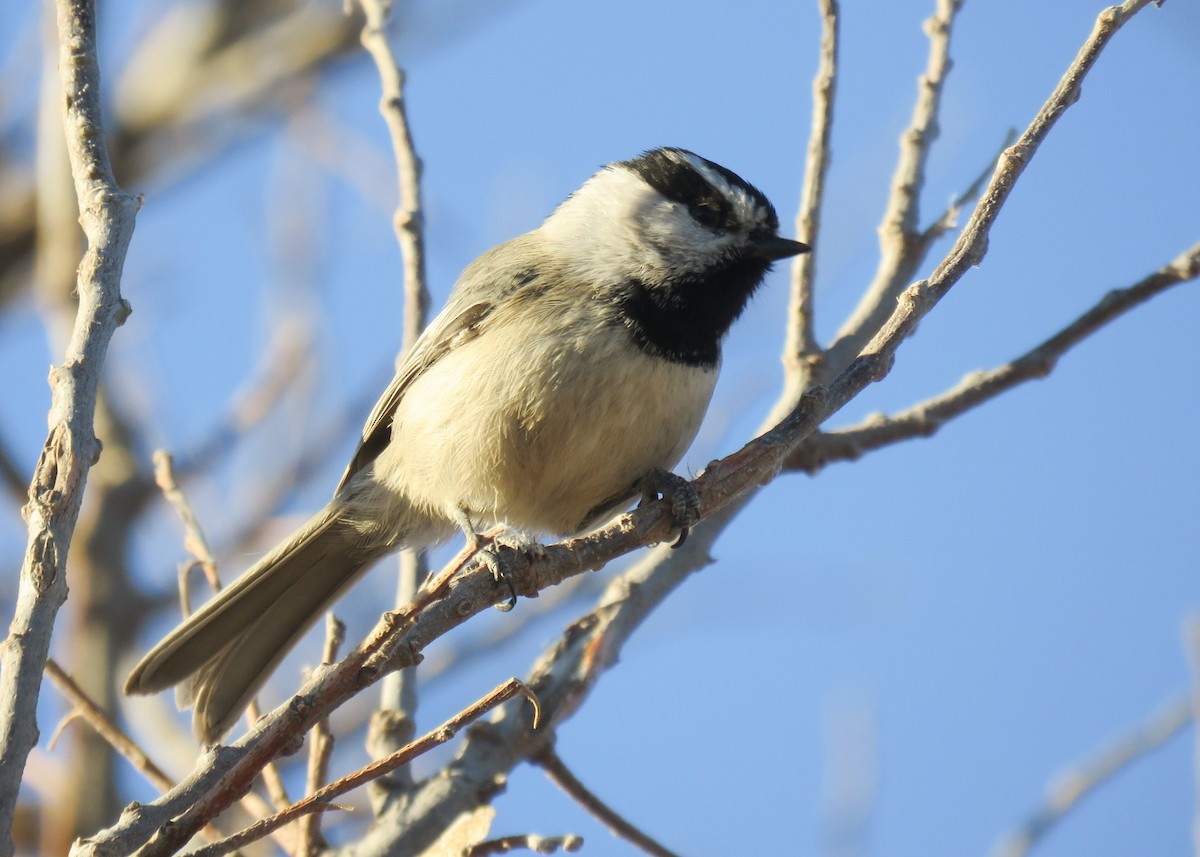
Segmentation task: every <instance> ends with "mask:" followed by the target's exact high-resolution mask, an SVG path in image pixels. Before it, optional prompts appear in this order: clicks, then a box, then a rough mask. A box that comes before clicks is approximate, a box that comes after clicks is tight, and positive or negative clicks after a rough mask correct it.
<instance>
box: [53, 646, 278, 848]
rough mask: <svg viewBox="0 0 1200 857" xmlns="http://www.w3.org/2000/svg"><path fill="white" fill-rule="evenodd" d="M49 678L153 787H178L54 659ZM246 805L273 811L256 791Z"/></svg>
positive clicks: (210, 830) (213, 833) (216, 833)
mask: <svg viewBox="0 0 1200 857" xmlns="http://www.w3.org/2000/svg"><path fill="white" fill-rule="evenodd" d="M46 675H47V676H48V677H49V679H50V680H51V681H52V682H53V683H54V686H55V687H57V688H58V689H59V691H61V692H62V695H63V696H64V697H66V699H67V701H68V702H70V703H71V705H72V706H74V708H73V712H74V714H75V715H77V716H78V718H79V719H81V720H83V721H84V722H86V723H87V724H88V725H89V726H91V727H92V729H94V730H96V734H98V735H99V736H100V737H101V738H103V739H104V740H105V741H107V742H108V743H109V745H110V746H112V748H113V749H115V750H116V751H117V752H118V753H120V754H121V755H122V756H123V757H124V758H125V760H126V761H128V762H129V764H131V765H133V767H134V769H135V770H137V771H138V772H139V773H140V774H141V775H142V776H144V777H145V778H146V779H147V780H148V781H149V782H150V784H151V785H152V786H154V787H155V788H156V789H158V790H159V791H164V792H165V791H167V790H168V789H171V788H173V787H174V785H175V781H174V780H173V779H171V778H170V777H169V776H168V775H167V773H166V771H164V770H163V769H162V768H160V767H159V766H158V765H157V764H155V762H154V760H153V759H151V758H150V756H149V755H148V754H147V753H146V751H144V750H143V749H142V748H141V747H139V746H138V744H137V742H136V741H134V740H133V739H132V738H130V737H129V735H127V734H126V733H125V731H124V730H123V729H122V728H121V727H120V726H118V725H117V724H116V722H115V721H114V720H113V719H112V718H111V717H109V716H108V713H107V712H105V710H104V709H103V708H101V707H100V706H99V705H97V704H96V701H95V700H94V699H92V698H91V697H90V696H88V694H87V693H86V692H85V691H84V689H83V688H81V687H80V686H79V685H78V684H77V683H76V681H75V679H73V678H71V676H70V675H69V674H68V673H67V672H66V670H64V669H63V668H62V667H60V666H59V665H58V662H57V661H55V660H54V658H47V659H46ZM242 805H243V807H244V808H245V809H246V811H247V812H249V813H250V814H251V815H253V816H254V817H256V818H261V817H263V816H265V815H267V814H268V813H269V812H270V807H268V806H267V805H266V803H265V802H263V800H262V798H260V797H259V796H258V795H256V794H255V793H254V792H247V793H246V794H245V795H244V796H243V797H242ZM203 835H204V837H205V838H206V839H208V840H209V841H210V842H216V841H217V840H219V839H220V838H221V837H222V836H223V835H224V834H223V833H222V832H221V831H220V830H218V829H217V828H216V827H214V826H213V825H211V824H210V825H208V826H207V827H206V828H205V829H204V830H203ZM281 841H282V843H283V844H287V840H286V839H284V840H281Z"/></svg>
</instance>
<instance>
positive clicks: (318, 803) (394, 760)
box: [152, 678, 538, 857]
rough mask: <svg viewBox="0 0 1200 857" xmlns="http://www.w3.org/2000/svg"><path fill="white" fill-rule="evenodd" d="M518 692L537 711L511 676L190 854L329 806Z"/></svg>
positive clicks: (251, 837)
mask: <svg viewBox="0 0 1200 857" xmlns="http://www.w3.org/2000/svg"><path fill="white" fill-rule="evenodd" d="M518 695H520V696H524V697H526V698H527V699H528V700H529V701H530V702H532V703H533V705H534V708H535V711H536V709H537V704H538V703H537V697H535V696H534V695H533V693H532V692H531V691H530V690H529V689H528V688H527V687H525V685H523V684H522V683H521V682H519V681H517V680H516V679H515V678H513V679H509V680H508V681H506V682H505V683H504V684H502V685H500V686H499V687H497V688H496V689H495V690H493V691H492V692H491V693H489V694H488V695H487V696H485V697H483V698H482V699H480V700H478V701H477V702H474V703H472V704H471V705H469V706H467V707H466V708H464V709H463V710H462V711H460V712H459V713H458V714H456V715H454V716H453V717H451V718H450V719H449V720H447V721H446V722H445V723H443V724H442V725H441V726H439V727H438V728H436V729H434V730H433V731H431V732H427V733H426V734H425V735H423V736H422V737H420V738H419V739H417V740H416V741H413V742H412V743H411V744H409V745H408V746H406V747H402V748H401V749H399V750H397V751H396V752H395V753H393V754H392V755H390V756H388V757H387V758H386V759H380V760H378V761H375V762H372V763H371V764H369V765H367V766H366V767H363V768H361V769H359V770H357V771H355V772H354V773H353V774H348V775H346V776H344V777H342V778H341V779H340V780H337V781H336V782H332V783H330V784H329V785H327V786H325V787H324V788H321V789H318V790H317V791H315V792H313V793H312V794H310V795H308V796H307V797H305V798H304V799H303V800H301V801H298V802H297V803H294V804H292V805H291V806H290V807H288V808H287V809H286V810H284V811H282V812H278V813H276V814H275V815H273V816H271V817H270V818H264V819H262V820H261V821H258V822H256V823H254V824H252V825H250V826H249V827H247V828H246V829H245V830H242V831H240V832H238V833H235V834H234V835H233V836H229V837H226V838H225V839H223V840H221V841H220V842H216V843H214V844H212V845H208V846H205V847H204V848H200V849H198V850H196V851H193V852H192V853H191V857H217V855H220V854H228V853H229V852H231V851H234V850H236V849H238V848H242V847H244V846H246V845H249V844H250V843H251V842H255V841H257V840H259V839H262V838H263V837H264V836H266V835H267V834H269V833H270V832H271V831H272V830H275V829H276V828H279V827H282V826H283V825H285V824H287V823H288V822H290V821H293V820H294V819H296V818H299V817H300V816H302V815H305V814H307V813H311V812H320V811H322V810H325V809H329V808H330V807H331V805H332V804H331V801H332V800H333V799H334V798H336V797H339V796H340V795H343V794H345V793H346V792H348V791H350V790H352V789H356V788H358V787H359V786H361V785H364V784H366V783H369V782H371V781H372V780H374V779H376V778H378V777H381V776H383V775H384V774H386V773H388V772H389V771H394V770H395V769H396V768H398V767H400V766H401V765H407V764H408V763H409V762H411V761H412V760H413V759H415V758H416V757H417V756H420V755H421V754H423V753H427V752H429V751H430V750H432V749H433V748H434V747H437V746H439V745H441V744H445V743H446V742H447V741H450V740H451V739H452V738H454V736H455V735H457V734H458V732H459V730H461V729H462V728H463V727H465V726H467V725H469V724H471V723H473V722H475V721H476V720H478V719H479V718H480V717H482V716H483V715H485V714H487V713H488V712H489V711H491V710H492V709H493V708H495V707H496V706H498V705H501V704H503V703H505V702H507V701H508V700H510V699H512V698H513V697H514V696H518ZM535 722H536V714H535ZM152 844H153V843H152Z"/></svg>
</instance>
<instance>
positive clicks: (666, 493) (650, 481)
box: [641, 467, 700, 549]
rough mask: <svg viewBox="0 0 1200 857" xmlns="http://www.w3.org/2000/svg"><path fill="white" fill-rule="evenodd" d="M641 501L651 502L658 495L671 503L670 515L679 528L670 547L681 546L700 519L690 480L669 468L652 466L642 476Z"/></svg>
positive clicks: (698, 499)
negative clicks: (677, 536)
mask: <svg viewBox="0 0 1200 857" xmlns="http://www.w3.org/2000/svg"><path fill="white" fill-rule="evenodd" d="M641 487H642V502H643V503H652V502H654V501H655V500H658V499H659V498H660V497H661V498H663V499H665V500H668V501H669V502H670V503H671V517H672V518H673V523H674V525H675V527H676V528H677V529H678V530H679V538H678V539H676V540H675V543H674V544H673V545H671V548H672V549H675V548H680V547H683V543H684V542H685V541H687V537H688V533H689V532H691V529H692V527H694V526H696V524H697V523H699V521H700V495H699V494H697V493H696V489H695V487H694V486H693V485H692V483H691V482H689V481H688V480H686V479H684V478H683V477H682V476H679V475H677V474H675V473H672V472H671V471H669V470H662V469H660V468H657V467H656V468H654V469H653V470H651V471H650V472H649V473H647V474H646V475H645V476H644V477H642V486H641Z"/></svg>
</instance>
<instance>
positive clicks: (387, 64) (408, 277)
mask: <svg viewBox="0 0 1200 857" xmlns="http://www.w3.org/2000/svg"><path fill="white" fill-rule="evenodd" d="M359 3H360V5H361V6H362V10H363V13H364V15H365V16H366V23H365V24H364V25H363V30H362V44H363V47H364V48H366V50H367V53H369V54H370V55H371V59H373V60H374V61H375V67H376V68H377V69H378V70H379V78H380V80H381V82H382V84H383V97H382V99H381V100H380V102H379V112H380V113H382V114H383V118H384V120H385V121H386V122H387V126H388V132H389V133H390V134H391V137H392V151H393V152H394V153H395V155H396V173H397V176H398V178H399V181H400V205H399V207H398V208H397V209H396V215H395V217H394V218H393V221H392V222H393V225H394V226H395V229H396V238H397V240H399V242H400V251H401V255H402V256H403V257H404V295H405V301H404V347H405V349H407V348H409V347H411V346H412V344H413V343H414V342H416V341H417V337H418V336H419V335H420V334H421V331H422V330H423V329H424V327H425V313H426V311H427V310H428V308H429V291H428V290H427V288H426V286H425V236H424V214H423V212H422V208H421V160H420V158H418V157H417V153H416V147H415V146H414V145H413V139H412V131H411V129H410V128H409V125H408V114H407V112H406V110H405V103H404V71H403V70H402V69H401V68H400V64H399V63H398V62H397V61H396V55H395V53H393V51H392V46H391V43H390V42H389V41H388V36H387V26H388V19H389V15H390V13H391V9H392V3H391V0H359Z"/></svg>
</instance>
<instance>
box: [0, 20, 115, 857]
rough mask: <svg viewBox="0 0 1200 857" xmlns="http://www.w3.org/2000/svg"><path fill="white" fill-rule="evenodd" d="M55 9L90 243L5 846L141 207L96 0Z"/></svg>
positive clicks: (15, 729)
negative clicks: (131, 181)
mask: <svg viewBox="0 0 1200 857" xmlns="http://www.w3.org/2000/svg"><path fill="white" fill-rule="evenodd" d="M57 20H58V33H59V46H60V52H59V68H60V73H61V75H62V86H63V97H64V102H63V106H64V123H63V124H64V129H65V132H66V136H67V148H68V153H69V155H70V160H71V174H72V176H73V177H74V180H75V194H76V196H77V198H78V199H79V209H80V223H81V225H82V226H83V230H84V234H85V235H86V236H87V241H88V249H87V252H86V253H85V254H84V256H83V260H82V262H81V264H80V266H79V272H78V280H77V288H78V293H79V310H78V313H77V315H76V318H75V327H74V330H73V332H72V334H71V339H70V342H69V343H68V345H67V348H66V353H65V354H64V358H63V362H62V364H61V365H59V366H57V367H55V368H54V369H52V370H51V372H50V384H51V390H52V398H51V406H50V416H49V423H50V429H49V432H48V436H47V438H46V442H45V445H44V446H43V448H42V453H41V456H40V458H39V459H38V463H37V466H36V468H35V470H34V476H33V481H32V483H31V484H30V486H29V502H28V503H27V504H26V506H25V509H24V515H25V520H26V522H27V524H28V528H29V541H28V545H27V547H26V551H25V557H24V560H23V561H22V564H21V577H20V582H19V584H18V591H17V605H16V612H15V616H14V617H13V621H12V624H11V626H10V629H9V636H8V639H7V640H5V642H4V643H3V644H2V645H0V700H2V702H0V854H8V853H11V851H12V848H13V844H12V823H13V813H14V810H15V808H16V802H17V795H18V790H19V787H20V782H21V777H22V773H23V771H24V768H25V760H26V758H27V757H28V754H29V751H30V750H31V749H32V748H33V745H34V744H35V743H36V741H37V737H38V730H37V701H38V695H39V692H40V689H41V677H42V671H43V669H44V668H45V665H46V658H47V656H48V654H49V650H50V635H51V632H52V631H53V628H54V620H55V617H56V616H57V614H58V610H59V608H60V607H61V606H62V605H63V603H64V602H65V601H66V598H67V581H66V576H65V575H66V562H67V552H68V549H69V547H70V543H71V535H72V533H73V532H74V530H75V523H76V521H77V520H78V518H79V508H80V505H81V504H82V502H83V489H84V486H85V484H86V482H87V475H88V471H89V469H90V468H91V466H92V465H93V464H94V463H95V461H96V459H97V458H98V457H99V455H100V443H99V441H98V440H97V439H96V436H95V412H96V396H97V391H98V388H99V385H100V369H101V366H102V365H103V363H104V358H105V356H106V354H107V352H108V344H109V342H110V341H111V339H112V335H113V333H114V332H115V330H116V329H117V327H118V326H119V325H120V324H121V323H122V322H123V321H124V320H125V318H126V317H127V316H128V315H129V311H130V307H129V304H128V303H127V302H126V301H125V300H124V299H123V298H122V297H121V289H120V283H121V271H122V268H123V267H124V263H125V253H126V250H127V249H128V247H129V241H130V238H131V237H132V234H133V226H134V220H135V217H136V214H137V209H138V200H137V199H136V198H134V197H132V196H130V195H129V194H127V193H125V191H123V190H122V189H121V188H120V187H119V186H118V185H117V183H116V179H115V178H113V173H112V166H111V164H110V162H109V157H108V149H107V146H106V143H105V138H104V130H103V126H102V123H101V112H100V69H99V64H98V62H97V57H96V21H95V9H94V8H93V5H92V2H91V0H58V3H57Z"/></svg>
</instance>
